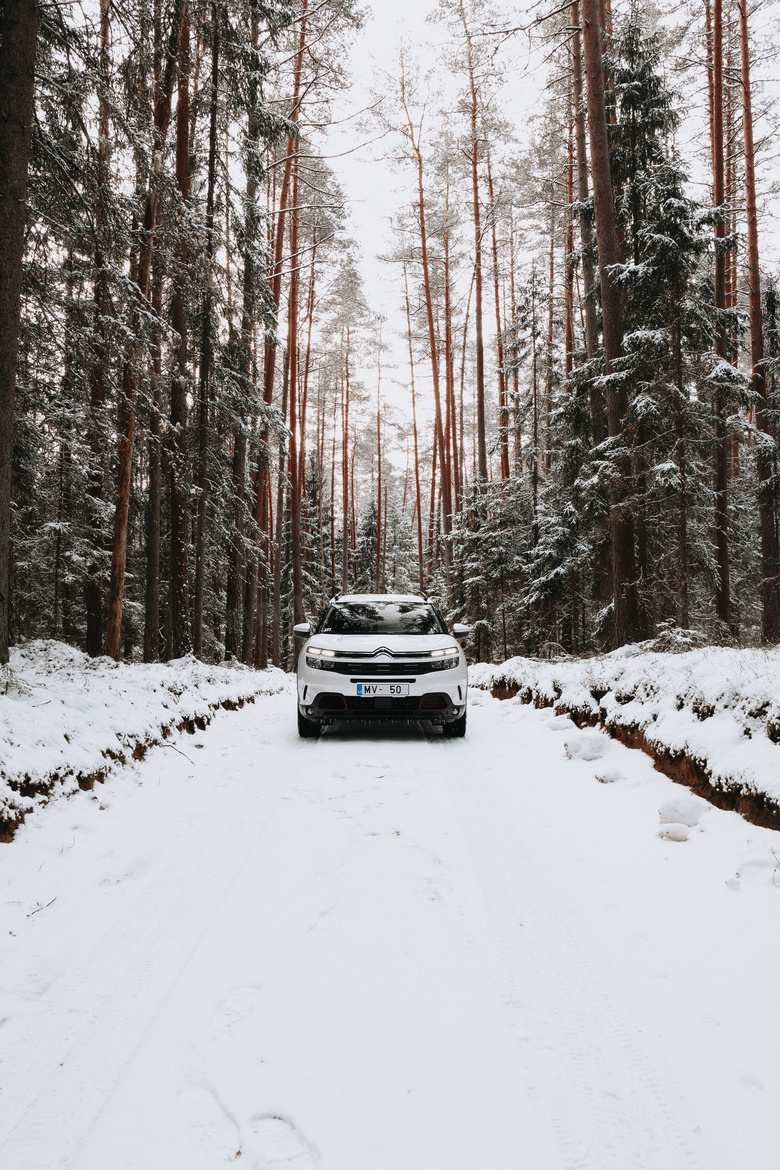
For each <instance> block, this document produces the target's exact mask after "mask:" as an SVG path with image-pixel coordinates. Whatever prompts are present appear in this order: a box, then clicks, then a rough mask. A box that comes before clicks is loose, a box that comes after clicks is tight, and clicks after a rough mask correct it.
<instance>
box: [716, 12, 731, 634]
mask: <svg viewBox="0 0 780 1170" xmlns="http://www.w3.org/2000/svg"><path fill="white" fill-rule="evenodd" d="M712 162H713V169H712V201H713V205H714V207H715V209H716V212H717V220H716V223H715V309H716V312H718V313H721V312H722V311H723V309H725V307H726V253H725V246H724V243H723V241H724V239H725V236H726V222H725V207H724V203H725V175H724V146H723V4H722V0H714V4H713V10H712ZM715 352H716V353H717V354H718V356H719V357H721V358H723V359H724V361H727V360H728V339H727V336H726V329H725V328H724V326H723V324H722V323H721V322H720V321H718V322H717V334H716V339H715ZM712 409H713V415H714V429H715V465H714V477H715V562H716V566H717V570H718V579H717V584H716V587H715V611H716V613H717V615H718V617H719V618H720V620H721V621H722V622H724V623H725V624H726V625H727V626H729V627H732V625H733V615H732V612H731V586H730V567H729V532H728V524H729V520H728V485H729V450H728V433H727V426H726V413H727V406H726V404H725V403H724V402H723V392H722V391H721V390H720V389H716V391H715V396H714V401H713V404H712Z"/></svg>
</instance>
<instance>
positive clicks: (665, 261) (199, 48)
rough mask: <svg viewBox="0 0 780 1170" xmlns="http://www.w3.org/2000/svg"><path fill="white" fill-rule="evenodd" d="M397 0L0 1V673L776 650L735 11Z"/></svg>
mask: <svg viewBox="0 0 780 1170" xmlns="http://www.w3.org/2000/svg"><path fill="white" fill-rule="evenodd" d="M429 7H430V12H429V14H428V25H429V27H430V30H431V36H432V37H433V38H434V41H433V42H432V43H435V45H436V46H437V48H436V49H435V51H432V50H430V48H427V49H426V46H425V45H423V44H421V43H420V42H419V41H418V39H417V38H410V39H409V40H408V42H404V41H402V42H399V44H398V45H396V46H388V49H387V58H386V60H385V61H384V62H382V63H378V64H377V67H376V69H375V70H374V76H373V83H372V92H371V94H370V95H369V97H368V98H367V99H366V100H363V99H362V98H361V100H360V101H358V99H357V98H356V97H354V98H353V96H352V95H353V92H354V87H353V70H354V67H355V54H354V46H355V45H356V44H357V43H358V40H359V38H360V36H361V35H362V33H363V30H364V29H365V27H366V25H367V23H368V22H370V21H371V20H372V13H371V10H370V8H369V7H368V6H362V5H361V3H360V0H90V2H89V3H86V4H81V5H79V4H71V3H65V2H64V0H2V2H1V3H0V160H1V162H2V166H0V663H2V662H7V661H8V654H9V646H11V645H14V644H17V643H19V642H24V641H26V640H28V639H32V638H56V639H59V640H61V641H64V642H67V643H71V644H73V645H75V646H78V647H80V648H81V649H83V650H86V651H87V652H88V653H89V654H90V655H92V656H100V655H107V656H109V657H111V658H114V659H120V658H122V659H127V660H136V661H139V660H143V661H146V662H154V661H158V660H168V659H172V658H179V657H182V656H184V655H187V654H190V653H191V654H194V655H195V656H196V657H198V658H201V659H203V660H205V661H209V662H215V661H221V660H223V659H225V658H230V657H233V658H235V659H238V660H240V661H243V662H246V663H248V664H250V665H254V666H257V667H261V668H262V667H265V666H266V665H268V664H269V663H273V664H275V665H279V666H282V667H284V668H287V669H289V668H290V667H291V666H292V665H293V662H294V652H295V643H294V639H293V636H292V626H293V624H294V623H296V622H300V621H303V620H307V619H308V618H310V617H312V616H314V615H316V614H317V613H318V612H319V611H320V610H321V609H322V607H323V605H324V604H325V603H326V602H327V600H328V599H329V598H330V597H332V596H333V595H334V594H338V593H340V592H381V593H384V592H417V591H421V592H424V593H426V594H428V595H430V596H431V597H434V598H435V599H436V600H437V602H438V604H439V606H440V608H441V610H442V612H443V613H444V614H445V615H446V616H447V617H448V618H449V619H450V620H453V621H455V620H458V621H465V622H467V623H469V624H470V625H471V626H472V627H473V631H474V632H473V636H472V640H471V643H470V649H471V653H472V655H473V657H474V658H476V659H479V660H482V661H488V662H489V661H495V662H499V661H502V660H503V659H506V658H507V657H509V656H512V655H516V654H524V655H550V654H562V653H564V652H565V653H568V654H573V655H577V654H586V653H593V652H596V651H599V650H604V649H611V648H614V647H618V646H621V645H624V644H626V643H631V642H638V641H641V640H644V639H648V638H657V637H659V636H665V637H667V638H672V639H676V640H677V642H678V643H681V644H686V645H695V644H700V643H719V644H729V645H758V644H773V643H778V642H780V550H779V548H778V526H779V524H780V477H779V474H778V446H777V431H778V425H780V414H779V413H778V406H779V399H778V377H779V376H780V283H779V278H780V267H778V264H779V263H780V249H779V248H778V247H777V244H778V239H777V237H778V230H777V224H776V221H775V220H774V219H773V199H775V198H776V196H777V183H776V179H777V171H776V169H775V168H776V167H777V161H776V160H777V157H778V146H780V125H779V124H778V113H779V112H780V106H778V104H777V100H776V99H777V97H778V95H777V94H776V92H775V89H776V82H775V78H776V76H777V73H778V48H779V47H780V45H779V43H778V38H777V32H776V24H773V21H775V20H776V17H775V16H773V9H772V5H771V3H769V2H768V0H766V2H764V3H758V4H755V3H751V4H749V3H748V0H683V3H682V4H679V3H677V4H672V3H671V2H670V0H658V2H657V3H642V2H639V0H613V3H612V4H610V3H609V0H571V2H569V0H566V2H564V3H561V2H559V0H535V2H532V0H525V2H524V3H521V4H515V5H507V4H505V3H503V0H429ZM523 103H525V104H523ZM523 109H529V110H530V111H531V112H530V114H529V116H528V117H525V116H524V115H521V114H520V113H518V111H521V110H523ZM344 126H346V129H345V128H344ZM337 132H338V133H337ZM349 136H351V137H349ZM345 142H351V143H352V145H351V146H348V147H345V146H344V143H345ZM334 143H335V144H336V145H335V146H334ZM350 150H354V152H355V154H354V159H355V162H354V164H353V165H360V166H361V167H363V168H370V167H371V166H372V159H380V158H381V160H382V162H381V168H384V169H381V168H380V167H379V164H378V163H377V168H378V169H377V176H378V177H377V183H381V182H383V179H382V177H381V176H382V175H384V174H388V173H391V172H392V174H393V175H394V176H396V181H397V182H398V184H399V188H398V189H399V190H401V191H402V192H403V197H402V198H400V199H399V200H398V202H397V206H396V207H395V210H394V213H393V215H392V217H391V221H390V222H387V221H385V222H377V223H376V228H375V233H374V235H373V237H371V238H368V239H367V238H365V237H361V238H360V239H358V238H357V237H356V235H355V233H354V231H353V226H352V218H351V211H350V206H351V197H352V196H351V192H350V190H349V186H348V183H347V182H346V180H345V178H344V175H345V173H347V174H348V173H349V172H344V170H343V169H340V167H341V157H342V156H345V155H346V154H348V153H349V151H350ZM369 253H370V259H371V261H372V263H373V264H374V268H381V270H382V272H383V273H384V276H383V277H382V279H383V280H384V281H385V287H387V288H389V289H390V290H391V293H390V294H388V296H387V297H386V298H384V299H383V301H382V302H381V303H380V301H379V300H378V299H377V296H376V292H375V288H374V284H372V282H371V281H367V280H366V278H365V275H364V274H365V271H366V269H365V264H364V261H365V258H366V255H367V254H369ZM372 271H373V270H372Z"/></svg>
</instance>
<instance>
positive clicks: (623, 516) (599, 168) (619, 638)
mask: <svg viewBox="0 0 780 1170" xmlns="http://www.w3.org/2000/svg"><path fill="white" fill-rule="evenodd" d="M581 8H582V18H583V19H582V25H583V29H582V31H583V47H584V51H585V70H586V78H587V96H588V130H589V134H590V158H591V171H592V175H593V199H594V205H595V218H596V241H597V245H598V256H599V275H600V278H601V307H602V319H603V338H604V367H605V371H606V373H607V374H609V373H611V372H612V369H613V363H614V362H615V360H616V359H617V358H619V357H620V355H621V353H622V350H623V309H622V303H621V295H620V290H619V288H618V286H617V284H616V282H615V280H614V277H613V276H612V272H611V268H612V266H613V265H615V264H617V263H618V261H619V259H620V257H619V253H618V241H617V230H616V224H615V207H614V201H613V195H612V179H611V175H610V165H609V144H608V138H607V115H606V100H605V90H604V62H603V57H602V51H601V35H602V34H601V29H600V26H599V12H598V0H582V5H581ZM627 409H628V403H627V396H626V391H625V389H624V388H623V387H622V386H612V388H611V389H609V390H608V391H607V426H608V432H609V435H610V437H611V438H619V437H625V432H624V428H625V420H626V412H627ZM615 473H616V474H615ZM615 473H613V476H612V484H611V487H610V543H611V553H612V599H613V606H614V640H615V645H617V646H622V645H624V644H625V643H626V642H634V641H636V640H637V638H638V637H640V615H639V605H638V599H637V590H636V572H635V564H634V522H633V516H632V514H631V506H630V493H631V461H630V458H629V457H628V456H624V457H623V458H621V459H620V461H619V463H618V465H617V467H616V468H615Z"/></svg>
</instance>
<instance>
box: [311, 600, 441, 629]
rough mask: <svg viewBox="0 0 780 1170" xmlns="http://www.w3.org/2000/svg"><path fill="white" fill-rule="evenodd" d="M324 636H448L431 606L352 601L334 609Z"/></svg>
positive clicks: (322, 625)
mask: <svg viewBox="0 0 780 1170" xmlns="http://www.w3.org/2000/svg"><path fill="white" fill-rule="evenodd" d="M318 633H321V634H446V633H447V627H446V625H445V624H444V622H443V621H442V619H441V618H440V617H439V615H438V614H437V613H436V611H435V609H434V608H433V606H432V605H429V604H427V603H426V602H421V601H360V602H358V601H353V602H340V603H338V604H336V605H331V606H330V607H329V609H328V610H327V612H326V614H325V616H324V617H323V619H322V621H321V623H320V626H319V629H318Z"/></svg>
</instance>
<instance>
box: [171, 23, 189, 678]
mask: <svg viewBox="0 0 780 1170" xmlns="http://www.w3.org/2000/svg"><path fill="white" fill-rule="evenodd" d="M176 186H177V189H178V192H179V201H178V207H177V219H178V223H177V232H176V247H175V257H174V271H173V296H172V298H171V325H172V326H173V330H174V332H175V333H176V336H177V340H176V342H175V344H174V368H173V376H172V378H171V416H170V417H171V482H170V509H171V517H170V525H171V548H170V555H171V563H170V593H169V606H170V612H171V653H172V655H173V657H174V658H181V657H182V655H184V654H189V652H190V650H191V649H192V644H191V642H190V622H189V604H188V600H189V599H188V566H187V561H188V557H187V537H188V497H189V473H188V472H189V469H188V462H189V461H188V457H187V334H188V324H189V322H188V319H187V286H188V283H189V282H188V279H187V239H188V235H189V224H188V222H187V212H188V204H189V198H190V7H189V3H188V0H184V4H183V13H182V26H181V40H180V42H179V75H178V94H177V102H176Z"/></svg>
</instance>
